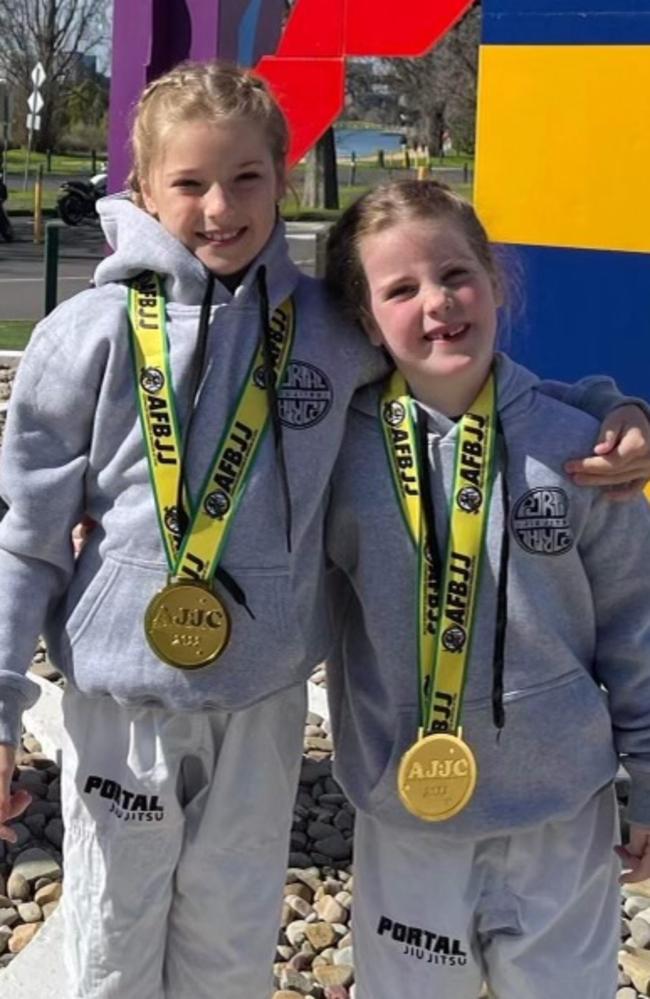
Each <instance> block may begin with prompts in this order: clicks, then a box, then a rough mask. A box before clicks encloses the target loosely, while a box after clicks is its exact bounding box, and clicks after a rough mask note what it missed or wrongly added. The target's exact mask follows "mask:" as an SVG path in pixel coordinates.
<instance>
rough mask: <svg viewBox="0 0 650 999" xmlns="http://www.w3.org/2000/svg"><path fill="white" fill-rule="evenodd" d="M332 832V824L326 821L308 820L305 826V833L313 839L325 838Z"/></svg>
mask: <svg viewBox="0 0 650 999" xmlns="http://www.w3.org/2000/svg"><path fill="white" fill-rule="evenodd" d="M333 834H334V826H332V825H330V824H329V823H327V822H310V823H309V825H308V826H307V835H308V836H311V838H312V839H313V840H317V839H326V838H327V837H328V836H332V835H333Z"/></svg>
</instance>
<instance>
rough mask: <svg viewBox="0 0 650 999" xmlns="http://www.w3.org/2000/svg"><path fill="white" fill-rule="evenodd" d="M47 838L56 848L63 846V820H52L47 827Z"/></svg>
mask: <svg viewBox="0 0 650 999" xmlns="http://www.w3.org/2000/svg"><path fill="white" fill-rule="evenodd" d="M45 837H46V839H48V840H49V841H50V843H52V844H53V845H54V846H57V847H61V846H62V845H63V822H62V820H61V819H58V818H53V819H50V821H49V822H48V824H47V825H46V827H45Z"/></svg>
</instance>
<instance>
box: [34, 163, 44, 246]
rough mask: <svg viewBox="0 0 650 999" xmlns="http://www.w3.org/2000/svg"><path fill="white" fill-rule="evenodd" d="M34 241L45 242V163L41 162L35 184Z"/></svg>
mask: <svg viewBox="0 0 650 999" xmlns="http://www.w3.org/2000/svg"><path fill="white" fill-rule="evenodd" d="M34 242H35V243H42V242H43V164H42V163H39V165H38V168H37V170H36V183H35V184H34Z"/></svg>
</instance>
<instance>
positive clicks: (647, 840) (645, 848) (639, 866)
mask: <svg viewBox="0 0 650 999" xmlns="http://www.w3.org/2000/svg"><path fill="white" fill-rule="evenodd" d="M614 852H615V853H616V854H617V856H618V857H619V858H620V860H621V863H622V864H623V873H622V874H621V877H620V879H619V880H620V883H621V884H622V885H624V884H635V883H636V882H637V881H645V880H646V878H650V827H648V826H637V825H635V824H634V823H633V822H632V823H630V838H629V840H628V842H627V843H626V844H625V846H615V847H614Z"/></svg>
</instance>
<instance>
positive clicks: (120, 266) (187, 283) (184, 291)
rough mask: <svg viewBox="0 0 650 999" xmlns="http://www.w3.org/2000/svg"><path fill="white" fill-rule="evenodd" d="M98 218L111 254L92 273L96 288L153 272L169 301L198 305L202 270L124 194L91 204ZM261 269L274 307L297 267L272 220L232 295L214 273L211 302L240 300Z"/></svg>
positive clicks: (279, 227) (292, 286) (289, 288)
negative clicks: (269, 230)
mask: <svg viewBox="0 0 650 999" xmlns="http://www.w3.org/2000/svg"><path fill="white" fill-rule="evenodd" d="M97 210H98V212H99V219H100V222H101V226H102V229H103V231H104V234H105V236H106V240H107V242H108V244H109V246H110V247H111V250H112V251H113V253H112V254H111V256H109V257H107V258H106V259H105V260H102V262H101V263H100V264H99V266H98V267H97V269H96V271H95V284H96V285H97V286H98V287H101V285H105V284H109V283H111V282H122V281H128V280H129V279H130V278H133V277H135V276H136V274H140V273H141V272H142V271H147V270H148V271H154V273H156V274H159V275H160V276H161V277H163V278H164V279H165V290H166V293H167V298H168V300H169V301H172V302H177V303H178V304H180V305H196V306H200V305H201V302H202V300H203V296H204V293H205V286H206V281H207V278H208V271H207V269H206V268H205V267H204V265H203V264H202V263H201V261H200V260H199V259H198V257H195V256H194V254H193V253H192V252H191V251H190V250H188V249H187V247H185V246H184V245H183V244H182V243H181V242H180V241H179V240H178V239H176V237H175V236H172V234H171V233H170V232H168V231H167V229H165V228H164V226H162V225H161V224H160V222H158V220H157V219H155V218H154V217H153V215H149V214H148V213H147V212H145V211H143V209H141V208H138V206H137V205H135V204H134V203H133V202H132V201H131V198H130V196H129V194H128V192H122V193H121V194H114V195H110V196H109V197H107V198H101V199H100V201H98V203H97ZM262 264H263V265H264V266H265V268H266V281H267V285H268V290H269V304H270V306H271V308H272V309H273V308H275V307H276V306H277V305H279V304H280V303H281V302H283V301H284V299H285V298H287V297H288V296H289V295H290V294H291V293H292V292H293V291H294V289H295V286H296V284H297V282H298V277H299V271H298V268H297V267H296V266H295V264H294V263H293V262H292V261H291V259H290V257H289V250H288V247H287V242H286V235H285V227H284V223H283V222H282V221H281V220H278V222H277V224H276V226H275V228H274V230H273V232H272V234H271V237H270V239H269V241H268V243H267V244H266V246H265V247H264V249H263V250H262V252H261V253H260V254H259V255H258V256H257V257H256V258H255V260H253V261H252V263H251V266H250V267H249V269H248V272H247V273H246V276H245V278H244V280H243V281H242V283H241V284H240V285H239V287H238V288H237V289H236V290H235V292H234V293H231V292H230V291H228V289H227V288H226V287H225V286H224V285H223V284H221V282H220V281H219V279H218V275H215V277H216V279H217V280H215V282H214V291H213V296H212V300H213V303H215V304H227V303H228V302H230V301H231V300H232V299H233V298H235V299H240V298H241V299H246V298H247V297H248V296H249V295H250V294H251V289H252V288H253V289H254V287H255V280H256V277H255V276H256V273H257V271H258V269H259V267H260V266H261V265H262Z"/></svg>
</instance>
